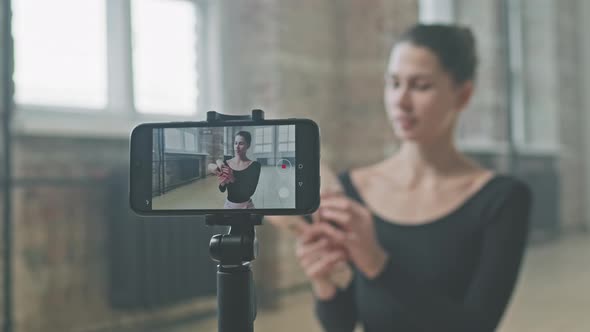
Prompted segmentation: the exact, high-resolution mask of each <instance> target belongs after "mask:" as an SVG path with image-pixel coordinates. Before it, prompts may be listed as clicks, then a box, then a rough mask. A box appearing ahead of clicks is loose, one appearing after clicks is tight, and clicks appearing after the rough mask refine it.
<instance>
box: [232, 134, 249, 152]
mask: <svg viewBox="0 0 590 332" xmlns="http://www.w3.org/2000/svg"><path fill="white" fill-rule="evenodd" d="M248 148H249V146H248V142H246V139H245V138H244V137H242V136H240V135H237V136H236V138H235V139H234V151H235V152H236V154H238V155H240V156H245V155H246V151H248Z"/></svg>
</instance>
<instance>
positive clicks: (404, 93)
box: [394, 88, 412, 111]
mask: <svg viewBox="0 0 590 332" xmlns="http://www.w3.org/2000/svg"><path fill="white" fill-rule="evenodd" d="M394 100H395V105H396V106H397V107H398V108H399V109H401V110H402V111H409V110H410V109H411V106H412V100H411V98H410V92H409V91H408V89H407V88H400V89H398V91H396V92H395V97H394Z"/></svg>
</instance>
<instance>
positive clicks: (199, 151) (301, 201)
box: [129, 119, 320, 215]
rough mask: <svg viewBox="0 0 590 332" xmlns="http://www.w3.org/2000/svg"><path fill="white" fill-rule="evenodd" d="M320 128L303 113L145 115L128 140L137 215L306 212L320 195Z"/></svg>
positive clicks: (131, 186)
mask: <svg viewBox="0 0 590 332" xmlns="http://www.w3.org/2000/svg"><path fill="white" fill-rule="evenodd" d="M319 167H320V136H319V128H318V126H317V124H316V123H315V122H313V121H312V120H308V119H281V120H259V121H256V122H254V121H251V120H240V121H228V122H219V123H218V122H205V121H203V122H167V123H144V124H140V125H138V126H137V127H135V128H134V129H133V131H132V133H131V142H130V184H129V189H130V195H129V196H130V197H129V201H130V206H131V209H132V210H133V211H135V212H136V213H138V214H141V215H203V214H227V213H230V214H231V213H244V212H246V211H244V210H248V211H247V213H252V214H261V215H305V214H310V213H313V212H314V211H315V210H317V208H318V206H319V202H320V190H319V186H320V175H319V173H320V172H319Z"/></svg>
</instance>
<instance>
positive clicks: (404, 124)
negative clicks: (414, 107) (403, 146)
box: [395, 116, 416, 130]
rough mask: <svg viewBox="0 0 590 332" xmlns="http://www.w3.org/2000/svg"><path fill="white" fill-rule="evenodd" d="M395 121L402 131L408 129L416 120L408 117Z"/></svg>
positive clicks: (397, 118)
mask: <svg viewBox="0 0 590 332" xmlns="http://www.w3.org/2000/svg"><path fill="white" fill-rule="evenodd" d="M395 121H396V122H397V123H398V125H399V126H400V127H401V128H402V129H404V130H407V129H410V128H412V127H413V126H414V125H415V124H416V119H414V118H410V117H401V116H400V117H396V118H395Z"/></svg>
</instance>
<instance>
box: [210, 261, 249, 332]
mask: <svg viewBox="0 0 590 332" xmlns="http://www.w3.org/2000/svg"><path fill="white" fill-rule="evenodd" d="M217 309H218V312H217V319H218V331H219V332H253V331H254V319H255V318H256V300H255V289H254V282H253V278H252V270H251V269H250V265H249V264H245V265H241V266H231V267H224V266H221V265H219V266H218V268H217Z"/></svg>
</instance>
